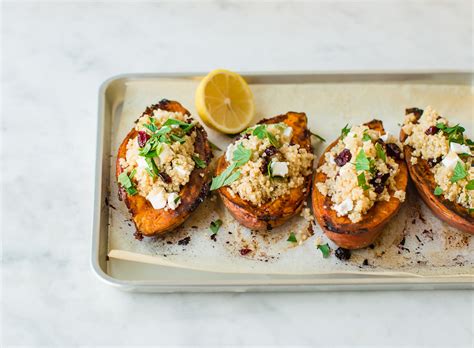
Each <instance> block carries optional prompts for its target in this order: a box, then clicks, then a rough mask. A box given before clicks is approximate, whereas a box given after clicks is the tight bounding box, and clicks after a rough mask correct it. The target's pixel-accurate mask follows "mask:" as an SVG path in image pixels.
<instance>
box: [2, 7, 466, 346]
mask: <svg viewBox="0 0 474 348" xmlns="http://www.w3.org/2000/svg"><path fill="white" fill-rule="evenodd" d="M472 29H473V28H472V2H471V1H463V2H460V1H450V2H439V1H433V2H430V3H427V2H424V1H411V2H407V1H401V2H393V1H391V2H386V1H361V2H360V1H359V2H354V1H345V2H338V3H333V2H327V1H326V2H317V3H313V4H311V3H309V2H299V3H295V4H291V5H288V4H284V3H280V2H278V3H268V2H267V3H260V4H257V3H237V2H232V3H218V2H204V3H196V2H193V3H191V2H187V3H180V4H176V3H174V4H170V3H141V4H132V3H131V2H122V3H113V2H107V3H102V4H96V3H91V2H87V3H82V4H79V3H73V2H70V1H67V2H62V3H61V2H57V1H56V2H51V3H46V2H42V1H40V2H38V3H36V4H32V3H24V2H20V3H18V2H15V3H13V2H4V3H3V6H2V41H3V44H2V55H1V58H2V70H3V74H2V92H3V93H2V100H3V103H2V125H1V140H2V141H1V144H2V157H1V158H2V161H1V162H0V163H1V170H0V172H1V176H2V181H1V182H2V186H1V188H2V214H1V217H2V221H1V231H2V247H3V248H2V251H3V254H2V256H3V259H2V294H1V295H2V332H1V333H2V341H1V343H2V346H14V345H22V344H25V345H46V346H51V345H58V346H68V345H91V346H100V345H112V346H119V345H141V344H143V345H145V344H146V345H165V344H169V345H186V344H187V345H202V346H210V345H222V344H235V345H244V344H248V345H272V346H273V345H281V346H287V345H312V344H317V343H318V344H324V345H339V346H349V345H354V346H360V347H367V346H374V347H382V346H427V347H434V346H441V347H448V346H449V347H454V346H462V347H470V346H472V344H473V316H474V305H473V292H468V291H443V292H364V293H355V292H342V293H298V294H295V293H287V294H196V295H183V294H172V295H149V294H148V295H147V294H130V293H122V292H120V291H117V290H115V289H112V288H110V287H108V286H106V285H104V284H102V283H101V282H99V281H98V280H97V279H96V278H95V276H94V275H93V274H92V272H91V269H90V265H89V250H90V232H91V221H92V204H93V192H94V187H93V176H94V172H93V170H94V156H95V143H94V141H95V132H96V117H97V114H96V111H97V90H98V86H99V84H100V83H101V82H102V81H103V80H104V79H106V78H108V77H110V76H112V75H115V74H120V73H125V72H163V71H170V72H172V71H199V70H203V71H206V70H209V69H212V68H215V67H218V66H221V67H227V68H230V69H235V70H241V71H257V70H267V71H271V70H327V69H332V70H335V69H343V70H348V69H351V70H352V69H398V70H400V69H427V70H429V69H471V68H472V61H473V56H472V38H473V31H472Z"/></svg>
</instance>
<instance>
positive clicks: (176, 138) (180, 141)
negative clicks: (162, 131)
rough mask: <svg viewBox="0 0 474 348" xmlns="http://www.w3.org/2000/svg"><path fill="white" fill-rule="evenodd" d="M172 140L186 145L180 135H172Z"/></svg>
mask: <svg viewBox="0 0 474 348" xmlns="http://www.w3.org/2000/svg"><path fill="white" fill-rule="evenodd" d="M170 139H171V140H173V141H175V142H178V143H180V144H184V143H185V142H186V140H185V139H184V138H183V137H180V136H179V135H176V134H171V135H170Z"/></svg>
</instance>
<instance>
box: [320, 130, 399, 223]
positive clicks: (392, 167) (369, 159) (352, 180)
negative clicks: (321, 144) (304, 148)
mask: <svg viewBox="0 0 474 348" xmlns="http://www.w3.org/2000/svg"><path fill="white" fill-rule="evenodd" d="M387 144H395V145H396V147H398V148H401V145H400V144H399V143H398V140H397V139H395V138H394V137H392V136H389V135H382V134H380V133H379V132H378V131H375V130H371V129H369V128H368V127H367V126H365V125H361V126H353V127H352V128H351V129H350V131H349V132H348V133H347V135H346V136H344V137H343V138H342V139H340V140H339V141H338V142H337V144H336V145H335V146H334V147H333V148H331V150H330V151H328V152H326V153H325V155H324V156H325V163H324V164H323V165H322V166H321V167H319V168H318V172H322V173H324V174H326V181H325V182H320V183H317V184H316V187H317V189H318V191H319V192H320V193H321V194H322V195H324V196H329V197H331V202H332V206H331V209H333V210H334V211H336V212H337V215H338V216H347V217H348V218H349V219H350V220H351V221H352V222H359V221H361V220H362V218H363V215H364V214H365V213H366V212H367V211H368V210H369V209H370V208H371V207H372V206H373V205H374V204H375V202H377V201H389V200H390V197H391V196H394V197H395V198H397V199H399V200H400V201H401V202H403V201H404V200H405V192H404V191H397V188H396V183H395V179H394V178H395V177H396V176H397V174H398V172H399V166H398V163H397V162H396V161H395V160H394V159H393V158H392V157H391V156H389V154H387V151H386V145H387ZM396 147H394V148H396Z"/></svg>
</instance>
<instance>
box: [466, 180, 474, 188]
mask: <svg viewBox="0 0 474 348" xmlns="http://www.w3.org/2000/svg"><path fill="white" fill-rule="evenodd" d="M466 190H474V180H469V182H468V183H467V185H466Z"/></svg>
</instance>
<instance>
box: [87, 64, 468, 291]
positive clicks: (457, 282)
mask: <svg viewBox="0 0 474 348" xmlns="http://www.w3.org/2000/svg"><path fill="white" fill-rule="evenodd" d="M206 74H207V72H162V73H146V72H145V73H123V74H117V75H113V76H111V77H109V78H107V79H106V80H105V81H104V82H102V83H101V85H100V86H99V91H98V92H99V98H98V101H99V103H98V118H97V124H96V125H97V130H96V152H95V154H96V158H95V176H94V214H93V222H92V231H91V232H92V233H91V237H92V241H91V255H90V265H91V268H92V271H93V273H94V274H95V276H96V277H97V278H99V279H100V280H101V281H102V282H104V283H105V284H108V285H110V286H112V287H114V288H118V289H121V290H125V291H143V292H216V291H220V292H222V291H224V292H243V291H244V292H252V291H282V290H283V291H314V290H331V291H332V290H341V291H344V290H349V291H350V290H356V289H359V290H382V289H384V290H393V289H397V288H398V289H407V288H409V289H410V290H417V289H425V290H426V289H446V290H447V289H459V290H461V289H474V275H472V276H469V275H468V276H466V275H464V276H450V277H443V276H437V277H389V278H380V277H371V276H369V277H367V278H364V276H363V275H361V276H357V275H355V277H354V278H351V279H327V278H326V279H325V278H321V279H305V280H304V281H305V283H292V282H293V280H292V281H288V280H286V282H287V283H286V284H283V283H277V282H275V283H268V282H266V283H265V282H257V281H254V282H253V283H238V284H233V283H232V282H229V281H221V282H215V283H212V282H211V283H208V284H201V283H196V282H194V283H193V282H189V283H179V284H178V283H174V284H172V283H159V282H157V281H149V280H143V281H135V280H121V279H117V278H114V277H112V276H110V275H109V274H108V273H107V272H105V271H104V270H103V269H102V268H101V266H100V265H99V254H100V250H99V248H100V245H99V244H100V242H99V239H100V233H101V231H100V219H101V217H100V215H101V214H100V210H101V201H102V199H103V198H102V194H101V182H102V161H103V155H104V154H103V148H104V139H103V138H104V137H103V135H104V131H105V129H104V118H105V103H106V94H107V91H108V90H109V88H110V86H111V85H112V84H114V83H117V82H119V81H120V80H123V81H127V80H137V79H154V78H195V77H198V76H205V75H206ZM239 74H241V75H243V76H244V77H250V78H251V77H282V78H284V77H287V78H288V77H297V76H321V77H340V78H350V77H351V76H352V77H362V76H368V77H372V78H374V77H377V76H378V77H382V76H398V75H407V76H409V75H414V76H415V75H455V76H459V77H462V76H465V77H470V78H471V81H473V82H474V69H472V70H464V69H463V70H460V69H434V70H424V69H408V70H368V71H364V70H321V71H318V70H312V71H299V70H295V71H260V72H259V71H249V72H242V71H240V72H239ZM114 111H115V110H113V111H112V112H114ZM387 286H388V288H384V287H387Z"/></svg>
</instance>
